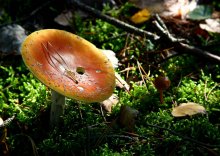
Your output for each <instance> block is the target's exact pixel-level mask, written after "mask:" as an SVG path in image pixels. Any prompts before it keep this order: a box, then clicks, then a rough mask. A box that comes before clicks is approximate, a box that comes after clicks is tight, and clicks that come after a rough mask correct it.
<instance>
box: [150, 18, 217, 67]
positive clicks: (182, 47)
mask: <svg viewBox="0 0 220 156" xmlns="http://www.w3.org/2000/svg"><path fill="white" fill-rule="evenodd" d="M156 19H157V21H154V22H153V23H154V24H155V25H156V27H157V28H158V30H159V31H160V32H161V34H162V35H163V37H164V38H165V39H167V41H168V43H169V42H170V43H171V44H172V46H174V51H176V52H178V53H187V54H191V55H197V56H202V57H204V58H207V59H209V60H212V61H215V62H218V63H219V62H220V57H219V56H217V55H215V54H212V53H210V52H208V51H204V50H201V49H199V48H196V47H194V46H190V45H188V44H185V43H182V41H183V39H177V38H175V37H173V36H172V35H171V34H170V32H169V30H168V29H167V27H166V26H165V24H164V22H163V21H162V19H161V18H160V17H159V16H158V15H157V16H156Z"/></svg>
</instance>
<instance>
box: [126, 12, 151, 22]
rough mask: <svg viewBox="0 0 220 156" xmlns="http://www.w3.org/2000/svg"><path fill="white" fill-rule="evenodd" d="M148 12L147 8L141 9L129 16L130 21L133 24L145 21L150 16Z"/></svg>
mask: <svg viewBox="0 0 220 156" xmlns="http://www.w3.org/2000/svg"><path fill="white" fill-rule="evenodd" d="M150 15H151V14H150V12H149V11H148V10H147V9H143V10H141V11H138V12H137V13H135V14H134V15H133V16H131V19H130V20H131V21H132V22H133V23H135V24H141V23H143V22H145V21H147V20H148V19H149V18H150Z"/></svg>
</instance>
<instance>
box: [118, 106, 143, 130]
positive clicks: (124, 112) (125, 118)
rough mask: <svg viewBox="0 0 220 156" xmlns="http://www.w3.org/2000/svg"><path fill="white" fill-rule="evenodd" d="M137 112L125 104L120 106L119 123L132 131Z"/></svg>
mask: <svg viewBox="0 0 220 156" xmlns="http://www.w3.org/2000/svg"><path fill="white" fill-rule="evenodd" d="M138 113H139V112H138V110H136V109H134V108H131V107H129V106H125V105H123V106H121V109H120V116H119V124H120V125H121V126H123V127H125V128H127V129H128V130H129V131H133V130H134V126H135V119H136V118H137V115H138Z"/></svg>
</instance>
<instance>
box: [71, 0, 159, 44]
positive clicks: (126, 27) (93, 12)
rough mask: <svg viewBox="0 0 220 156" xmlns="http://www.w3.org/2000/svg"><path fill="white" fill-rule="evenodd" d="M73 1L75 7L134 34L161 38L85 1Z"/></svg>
mask: <svg viewBox="0 0 220 156" xmlns="http://www.w3.org/2000/svg"><path fill="white" fill-rule="evenodd" d="M72 3H73V4H74V5H75V7H77V8H79V9H81V10H83V11H85V12H87V13H89V14H91V15H94V16H95V17H98V18H100V19H102V20H104V21H106V22H108V23H110V24H113V25H114V26H116V27H118V28H121V29H123V30H125V31H127V32H130V33H134V34H137V35H140V36H143V37H150V38H151V39H154V40H157V39H159V38H160V37H159V36H158V35H156V34H154V33H152V32H148V31H145V30H142V29H139V28H137V27H134V26H132V25H130V24H128V23H125V22H122V21H120V20H117V19H115V18H113V17H110V16H107V15H105V14H103V13H102V12H101V11H99V10H96V9H94V8H92V7H90V6H88V5H86V4H84V3H81V2H80V1H78V0H72Z"/></svg>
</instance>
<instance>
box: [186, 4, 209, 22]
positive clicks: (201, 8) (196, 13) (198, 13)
mask: <svg viewBox="0 0 220 156" xmlns="http://www.w3.org/2000/svg"><path fill="white" fill-rule="evenodd" d="M212 12H213V8H212V7H211V6H209V5H197V7H196V8H195V9H194V10H192V11H191V12H189V13H188V15H187V18H188V19H191V20H204V19H207V18H210V17H211V16H212Z"/></svg>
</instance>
